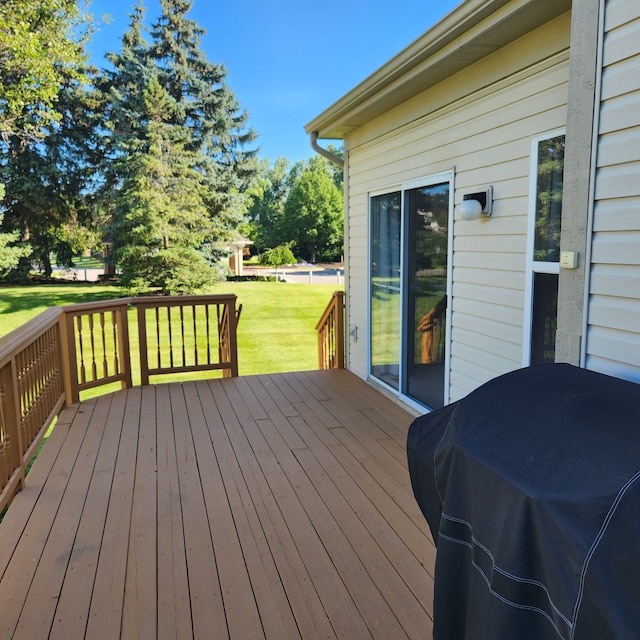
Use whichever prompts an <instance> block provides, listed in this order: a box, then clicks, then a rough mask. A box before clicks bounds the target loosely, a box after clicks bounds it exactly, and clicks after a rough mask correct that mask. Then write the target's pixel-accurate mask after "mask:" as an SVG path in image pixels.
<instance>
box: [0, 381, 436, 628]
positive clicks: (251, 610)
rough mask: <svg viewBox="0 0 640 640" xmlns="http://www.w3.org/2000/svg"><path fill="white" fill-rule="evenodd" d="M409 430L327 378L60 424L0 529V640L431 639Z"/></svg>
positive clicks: (156, 388) (196, 390)
mask: <svg viewBox="0 0 640 640" xmlns="http://www.w3.org/2000/svg"><path fill="white" fill-rule="evenodd" d="M411 420H412V416H411V415H410V414H408V413H406V412H404V411H403V410H402V409H401V408H399V407H398V406H397V405H396V404H394V403H393V402H391V401H389V400H387V399H386V398H385V397H384V396H383V395H381V394H379V393H377V392H376V391H375V390H374V389H372V388H371V387H370V386H368V385H366V384H365V383H363V382H362V381H360V380H359V379H358V378H356V377H355V376H353V375H352V374H350V373H349V372H347V371H345V370H333V371H314V372H308V373H289V374H282V375H269V376H256V377H240V378H228V379H224V380H219V379H218V380H211V381H202V382H189V383H183V384H177V383H176V384H168V385H152V386H147V387H137V388H133V389H129V390H124V391H119V392H117V393H114V394H109V395H105V396H102V397H100V398H97V399H92V400H87V401H85V402H82V403H81V404H79V405H74V406H73V407H70V408H68V409H66V410H65V411H64V412H63V413H62V415H61V417H60V419H59V422H58V425H57V426H56V427H55V429H54V431H53V433H52V435H51V436H50V438H49V440H48V441H47V443H46V445H45V447H44V449H43V451H42V453H41V454H40V456H39V457H38V459H37V461H36V463H35V465H34V467H33V469H32V471H31V473H30V475H29V476H28V477H27V488H26V489H25V490H24V491H22V492H21V493H19V494H18V496H17V497H16V499H15V501H14V503H13V504H12V506H11V507H10V509H9V511H8V513H7V515H6V517H5V519H4V522H3V523H2V524H1V525H0V576H1V581H0V638H2V639H3V640H4V639H9V638H24V639H28V640H38V639H40V638H53V639H56V638H59V639H63V640H76V639H78V638H89V639H91V640H96V639H102V638H124V639H127V640H128V639H130V638H143V639H153V638H178V639H180V640H184V639H187V638H201V639H204V638H206V639H218V638H227V637H230V638H237V639H242V640H254V639H256V638H273V639H277V640H288V639H292V638H348V639H349V640H354V639H360V638H376V639H382V638H383V639H385V640H389V639H395V638H421V639H428V638H431V636H432V622H431V612H432V597H433V578H432V576H433V566H434V560H435V550H434V546H433V543H432V541H431V538H430V535H429V533H428V528H427V525H426V522H425V521H424V519H423V517H422V515H421V513H420V511H419V509H418V506H417V504H416V502H415V500H414V498H413V494H412V492H411V489H410V484H409V478H408V473H407V468H406V462H405V436H406V430H407V427H408V425H409V423H410V422H411Z"/></svg>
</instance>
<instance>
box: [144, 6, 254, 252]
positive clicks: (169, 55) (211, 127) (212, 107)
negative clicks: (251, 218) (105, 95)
mask: <svg viewBox="0 0 640 640" xmlns="http://www.w3.org/2000/svg"><path fill="white" fill-rule="evenodd" d="M192 5H193V3H192V2H191V0H160V6H161V8H162V15H161V16H160V18H159V19H158V21H157V22H156V23H155V25H154V26H153V29H152V31H151V35H152V44H151V48H150V54H151V57H152V59H153V60H154V61H155V63H156V65H157V66H158V69H159V75H158V77H159V80H160V83H161V84H162V86H163V87H164V88H165V89H166V90H167V92H168V93H169V95H170V96H171V97H172V98H173V100H174V101H175V105H176V109H175V111H174V114H173V120H172V123H173V124H176V125H179V126H185V127H187V128H188V129H189V131H190V133H191V142H190V145H189V147H188V148H189V149H190V150H191V151H194V152H197V153H200V154H201V159H202V160H201V163H200V164H199V166H198V169H199V170H200V171H201V172H202V175H203V178H204V182H205V184H206V186H207V194H206V205H207V209H208V211H209V214H210V216H211V218H212V221H213V223H214V226H215V230H216V234H217V240H218V243H224V242H225V241H227V240H229V239H230V238H231V232H232V231H234V230H235V229H236V228H237V227H238V225H239V224H240V222H241V221H242V219H243V216H244V213H245V205H246V202H245V201H246V198H245V195H244V194H245V191H246V189H247V187H248V185H249V184H250V182H251V179H252V178H253V176H254V175H255V171H256V161H255V150H253V149H247V146H248V145H251V143H253V141H254V140H255V137H256V135H255V132H254V131H253V130H251V129H250V128H247V122H248V116H247V113H246V112H245V111H244V110H242V109H241V107H240V104H239V103H238V100H237V98H236V96H235V94H234V93H233V91H232V90H231V89H230V88H229V86H228V85H227V84H226V76H227V70H226V68H225V66H224V65H221V64H215V63H212V62H210V61H209V60H207V58H206V55H205V54H204V52H203V51H202V49H201V48H200V41H201V38H202V36H203V35H204V31H203V29H202V28H200V27H199V26H198V24H197V23H196V22H195V21H193V20H191V19H190V18H188V17H187V14H188V12H189V10H190V9H191V7H192ZM212 248H213V247H212ZM215 254H216V251H213V255H212V257H215Z"/></svg>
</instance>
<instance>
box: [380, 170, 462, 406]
mask: <svg viewBox="0 0 640 640" xmlns="http://www.w3.org/2000/svg"><path fill="white" fill-rule="evenodd" d="M438 178H439V179H434V180H433V181H426V180H425V182H424V184H423V185H422V186H413V185H410V186H407V187H405V188H404V189H401V190H399V191H394V192H390V193H385V194H382V195H377V196H373V197H372V198H371V202H370V240H371V241H370V279H369V284H370V287H369V296H370V314H369V315H370V331H369V336H370V345H369V346H370V350H369V353H370V363H371V366H370V373H371V376H372V377H373V378H376V379H377V380H379V381H381V382H383V383H384V384H385V385H388V386H389V387H390V388H391V389H393V390H395V391H397V392H398V393H399V394H401V395H405V396H408V397H410V398H412V399H414V400H416V401H418V402H420V403H421V404H423V405H425V406H428V407H432V408H437V407H441V406H442V405H443V404H444V402H445V377H446V367H445V354H446V345H447V339H448V338H447V283H448V259H449V214H450V210H451V202H450V193H451V185H450V182H451V177H450V176H447V177H446V178H447V179H446V180H443V176H439V177H438Z"/></svg>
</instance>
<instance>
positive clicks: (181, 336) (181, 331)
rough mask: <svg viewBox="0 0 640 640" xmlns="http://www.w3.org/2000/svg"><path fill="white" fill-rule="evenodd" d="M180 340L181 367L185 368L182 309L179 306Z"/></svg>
mask: <svg viewBox="0 0 640 640" xmlns="http://www.w3.org/2000/svg"><path fill="white" fill-rule="evenodd" d="M179 309H180V340H181V346H182V366H183V367H185V366H186V365H187V353H186V350H185V344H184V307H183V306H182V305H180V307H179Z"/></svg>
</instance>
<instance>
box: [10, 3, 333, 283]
mask: <svg viewBox="0 0 640 640" xmlns="http://www.w3.org/2000/svg"><path fill="white" fill-rule="evenodd" d="M159 5H160V16H159V17H158V18H157V19H156V20H155V21H154V22H153V23H152V24H151V25H150V26H149V25H147V23H146V21H145V9H144V7H143V6H142V5H141V4H138V5H137V6H135V7H134V8H133V10H132V12H131V14H130V16H129V25H128V29H127V31H126V32H125V33H124V35H123V36H122V39H121V45H120V49H119V51H117V52H112V53H109V54H107V56H106V63H107V64H106V65H105V67H104V68H102V69H98V68H96V67H94V66H92V65H90V64H89V61H88V56H87V53H86V50H85V47H86V44H87V43H88V42H89V40H90V38H91V35H92V32H93V29H94V28H95V25H94V23H93V21H92V18H91V16H88V15H86V14H85V13H83V11H82V10H81V8H80V5H79V4H78V2H77V0H4V1H3V4H2V5H1V6H0V184H3V185H4V192H3V193H0V198H1V200H0V223H1V225H2V227H1V231H2V233H0V272H1V273H2V274H3V275H4V277H5V278H7V277H8V278H10V279H13V280H14V281H15V280H24V279H25V278H26V277H28V274H29V272H30V270H31V268H32V266H33V265H34V264H36V265H38V266H39V268H40V270H41V271H42V272H43V273H44V274H45V275H50V274H51V271H52V264H51V256H52V255H55V256H56V261H57V262H58V264H62V265H66V266H72V263H73V258H74V256H76V255H78V254H79V253H80V252H81V251H83V250H86V249H89V248H100V247H105V248H106V249H108V255H109V260H110V262H111V264H112V265H113V266H114V267H115V266H116V265H117V268H118V271H119V274H120V275H119V281H120V283H121V284H123V285H124V286H126V287H127V288H129V289H131V290H134V291H138V292H140V291H146V290H149V289H155V290H161V291H164V292H166V293H170V294H175V293H185V292H192V291H196V290H198V289H200V288H202V287H204V286H205V285H206V284H208V283H210V282H212V281H213V280H214V279H216V278H217V277H220V268H219V266H218V265H219V264H220V260H221V258H223V257H224V256H225V255H227V253H228V252H229V247H230V245H231V244H232V243H234V242H236V241H237V240H238V236H240V235H242V236H245V237H246V238H248V239H249V240H251V241H252V242H253V247H254V250H256V251H258V252H264V251H265V250H267V249H273V248H275V247H277V246H285V245H286V246H289V247H290V248H291V250H292V251H293V252H294V254H295V255H296V257H297V258H299V259H304V260H308V261H316V260H329V259H336V258H339V257H340V253H341V248H342V191H341V182H342V175H341V172H340V170H339V168H338V167H337V166H334V165H330V163H328V162H327V161H326V160H325V159H323V158H311V159H309V160H308V161H304V162H299V163H296V164H294V165H293V166H291V167H289V163H288V161H287V160H286V159H284V158H278V159H277V160H276V161H275V162H274V164H273V165H271V163H270V162H269V161H268V160H259V158H258V152H259V149H258V147H257V138H258V136H257V133H256V132H255V131H254V130H253V129H252V128H251V127H250V125H249V116H248V114H247V112H246V111H245V110H244V108H243V107H242V105H241V104H240V103H239V101H238V99H237V97H236V95H235V94H234V92H233V91H232V90H231V88H230V87H229V86H228V84H227V81H226V77H227V69H226V68H225V66H224V65H221V64H216V63H213V62H210V61H209V60H208V59H207V57H206V55H205V53H204V52H203V50H202V48H201V41H202V37H203V36H204V31H203V29H202V28H201V27H200V26H199V25H198V24H197V23H196V22H195V21H194V20H192V19H190V18H189V16H188V13H189V10H190V9H191V6H192V2H191V0H159Z"/></svg>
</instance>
